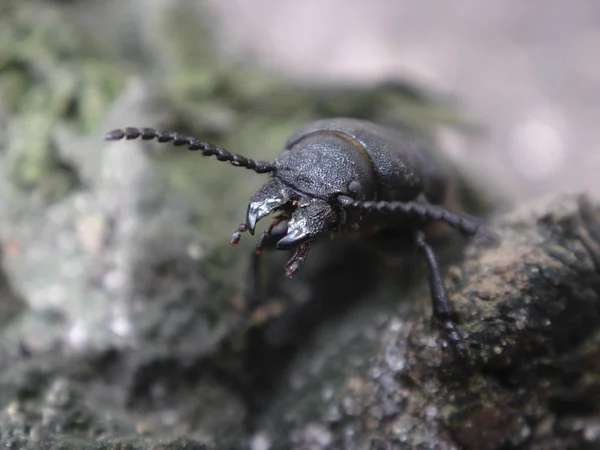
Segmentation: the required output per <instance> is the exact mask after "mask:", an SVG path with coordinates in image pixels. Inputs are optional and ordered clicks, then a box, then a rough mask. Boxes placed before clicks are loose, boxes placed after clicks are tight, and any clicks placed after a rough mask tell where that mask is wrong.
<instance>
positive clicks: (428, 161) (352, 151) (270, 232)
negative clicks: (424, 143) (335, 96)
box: [105, 118, 498, 356]
mask: <svg viewBox="0 0 600 450" xmlns="http://www.w3.org/2000/svg"><path fill="white" fill-rule="evenodd" d="M123 138H125V139H137V138H141V139H144V140H151V139H156V140H157V141H158V142H172V143H173V144H174V145H176V146H181V145H187V147H188V148H189V149H190V150H199V151H200V152H202V154H203V155H204V156H216V158H217V159H218V160H219V161H229V162H230V163H231V164H232V165H234V166H239V167H245V168H247V169H250V170H253V171H255V172H257V173H269V174H270V178H269V180H268V181H267V182H266V183H265V184H264V185H263V186H262V187H261V188H260V189H259V190H258V192H256V193H255V194H254V196H253V197H252V199H251V200H250V203H249V205H248V210H247V213H246V220H245V222H244V223H243V224H241V225H240V226H239V228H238V229H237V230H236V231H235V232H234V233H233V235H232V236H231V243H232V244H233V245H235V244H237V243H238V242H239V240H240V237H241V233H243V232H245V231H249V232H250V233H251V234H254V231H255V227H256V223H257V222H258V221H259V220H260V219H262V218H263V217H265V216H267V215H269V214H271V213H277V214H278V215H277V216H276V217H275V218H274V220H273V223H272V224H271V226H270V227H268V228H267V230H266V231H265V232H264V234H263V237H262V238H261V240H260V241H259V244H258V246H257V253H260V252H261V251H262V248H263V246H264V243H265V240H266V239H267V238H269V237H273V236H276V237H277V243H276V247H277V248H278V249H280V250H286V249H295V252H294V254H293V256H292V258H291V259H290V260H289V261H288V263H287V265H286V274H287V275H288V276H289V277H291V276H293V275H294V274H295V273H296V272H297V271H298V269H299V268H300V266H301V264H302V263H303V262H304V261H305V259H306V256H307V255H308V252H309V250H310V246H311V244H312V242H313V241H314V240H315V238H317V237H319V236H321V235H323V234H325V233H331V234H340V233H348V232H355V233H362V234H366V233H370V234H371V233H375V232H377V231H381V230H382V229H389V228H390V227H395V228H397V229H398V230H400V232H401V233H403V234H404V235H405V236H409V237H410V238H411V239H412V240H413V241H414V243H415V244H416V246H417V248H418V249H419V251H420V252H421V254H422V256H423V258H424V259H425V261H426V263H427V266H428V275H429V285H430V289H431V294H432V298H433V306H434V314H435V316H436V317H437V318H438V319H439V320H440V322H441V325H442V327H443V330H444V332H445V333H446V335H447V337H448V339H449V340H450V342H451V343H452V345H453V347H454V349H455V351H456V352H457V353H458V354H459V355H460V356H465V355H466V354H467V352H468V350H467V347H466V345H465V344H464V343H463V341H462V339H461V336H460V334H459V332H458V330H457V328H456V325H455V323H454V319H453V309H452V306H451V304H450V302H449V300H448V295H447V293H446V289H445V287H444V284H443V280H442V276H441V273H440V270H439V267H438V263H437V260H436V257H435V254H434V252H433V249H432V247H431V246H430V245H429V244H428V243H427V241H426V239H425V232H424V227H425V225H427V224H428V223H431V222H435V221H438V222H439V221H442V222H445V223H447V224H449V225H451V226H453V227H454V228H456V229H458V230H459V231H460V232H462V233H463V234H465V235H468V236H471V235H475V234H478V235H480V236H482V237H484V238H486V239H488V240H490V241H493V242H495V241H498V236H497V235H496V234H495V233H494V232H492V231H490V230H489V229H487V228H484V227H482V226H481V225H480V223H479V222H478V221H477V220H475V219H473V218H471V217H468V216H466V215H465V214H463V213H460V212H457V211H451V210H449V209H447V208H445V207H444V206H442V205H443V204H444V202H445V201H446V197H447V193H448V189H447V187H448V181H449V180H448V177H447V175H446V174H445V172H444V167H442V166H441V165H440V164H439V162H437V161H436V160H435V159H434V158H433V157H432V155H431V154H428V153H427V152H426V151H425V150H424V149H423V148H422V147H421V146H420V145H419V144H418V142H417V141H416V140H415V139H413V138H412V137H411V136H408V135H406V133H401V132H399V131H396V130H391V129H387V128H384V127H381V126H379V125H375V124H373V123H371V122H367V121H363V120H357V119H349V118H336V119H325V120H319V121H316V122H312V123H310V124H307V125H306V126H304V127H302V128H300V129H299V130H297V131H296V132H295V133H294V134H293V135H292V136H291V137H290V138H289V139H288V141H287V143H286V145H285V149H284V150H283V152H282V153H281V154H280V155H279V156H278V157H277V159H276V160H275V161H274V162H272V163H269V162H265V161H254V160H252V159H249V158H246V157H244V156H241V155H237V154H234V153H230V152H229V151H227V150H225V149H223V148H219V147H216V146H214V145H212V144H209V143H206V142H200V141H198V140H197V139H195V138H192V137H188V136H184V135H181V134H179V133H174V132H170V131H157V130H154V129H151V128H125V129H123V130H115V131H112V132H110V133H108V134H106V136H105V139H106V140H108V141H115V140H120V139H123ZM276 226H277V229H276V231H275V232H274V229H275V227H276Z"/></svg>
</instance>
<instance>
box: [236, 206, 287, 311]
mask: <svg viewBox="0 0 600 450" xmlns="http://www.w3.org/2000/svg"><path fill="white" fill-rule="evenodd" d="M285 219H286V216H285V215H284V214H282V215H280V216H277V217H275V218H274V219H273V222H271V225H270V226H269V227H268V228H267V229H266V230H265V231H264V232H263V234H262V236H261V238H260V239H259V241H258V244H257V245H256V249H255V250H254V251H253V252H252V259H251V260H250V274H249V275H250V276H249V278H250V280H249V281H248V283H247V287H246V295H245V297H246V302H245V310H246V311H248V312H247V314H251V313H252V311H253V310H254V309H255V308H256V307H257V306H258V305H259V304H260V303H261V300H262V299H263V297H264V292H263V285H262V270H261V268H262V266H261V258H260V255H262V253H263V251H264V249H265V247H272V246H273V244H274V242H277V241H278V240H279V239H281V238H282V237H283V236H285V235H286V233H287V226H286V224H285V223H283V222H284V221H285Z"/></svg>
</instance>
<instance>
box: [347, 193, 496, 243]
mask: <svg viewBox="0 0 600 450" xmlns="http://www.w3.org/2000/svg"><path fill="white" fill-rule="evenodd" d="M344 206H346V207H350V208H353V209H359V210H362V211H365V212H379V213H383V214H394V213H401V214H404V215H406V216H407V217H417V218H422V219H425V220H429V221H441V222H445V223H447V224H448V225H450V226H451V227H453V228H456V229H457V230H458V231H460V232H461V233H463V234H465V235H466V236H473V235H478V236H480V237H482V238H484V239H486V240H488V241H490V242H491V243H498V242H500V236H498V235H497V234H496V233H495V232H494V231H492V230H490V229H489V228H486V227H484V226H483V225H482V224H481V222H479V221H478V220H476V219H474V218H472V217H469V216H467V215H466V214H463V213H460V212H457V211H450V210H449V209H446V208H444V207H443V206H438V205H430V204H427V203H416V202H385V201H381V202H363V201H354V202H352V203H349V202H348V203H347V205H344Z"/></svg>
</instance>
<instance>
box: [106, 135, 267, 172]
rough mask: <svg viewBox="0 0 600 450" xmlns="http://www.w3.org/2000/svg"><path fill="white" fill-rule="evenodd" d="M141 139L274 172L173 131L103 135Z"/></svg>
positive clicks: (258, 169)
mask: <svg viewBox="0 0 600 450" xmlns="http://www.w3.org/2000/svg"><path fill="white" fill-rule="evenodd" d="M137 138H141V139H143V140H145V141H149V140H152V139H155V140H157V141H158V142H172V143H173V145H175V146H177V147H180V146H183V145H187V147H188V149H189V150H191V151H200V152H202V154H203V155H204V156H216V158H217V159H218V160H219V161H227V162H229V163H231V165H233V166H236V167H245V168H246V169H249V170H253V171H255V172H256V173H269V172H273V170H275V166H274V165H273V164H271V163H269V162H266V161H254V160H253V159H250V158H246V157H245V156H242V155H238V154H236V153H231V152H230V151H228V150H225V149H224V148H221V147H217V146H215V145H213V144H209V143H208V142H201V141H199V140H198V139H196V138H194V137H190V136H185V135H183V134H180V133H176V132H173V131H163V130H155V129H153V128H131V127H130V128H124V129H118V130H114V131H111V132H109V133H106V134H105V135H104V140H105V141H119V140H121V139H127V140H132V139H137Z"/></svg>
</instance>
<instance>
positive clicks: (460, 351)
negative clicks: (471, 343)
mask: <svg viewBox="0 0 600 450" xmlns="http://www.w3.org/2000/svg"><path fill="white" fill-rule="evenodd" d="M442 330H443V332H444V334H445V336H446V339H447V340H448V341H449V342H450V346H451V347H452V350H453V351H454V354H455V355H456V356H457V357H458V358H460V359H464V360H466V359H467V358H468V356H469V347H468V346H467V344H466V343H465V341H464V339H463V338H462V336H461V335H460V333H459V331H458V328H456V324H455V323H454V321H452V320H451V319H447V320H445V321H444V322H443V323H442Z"/></svg>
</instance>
